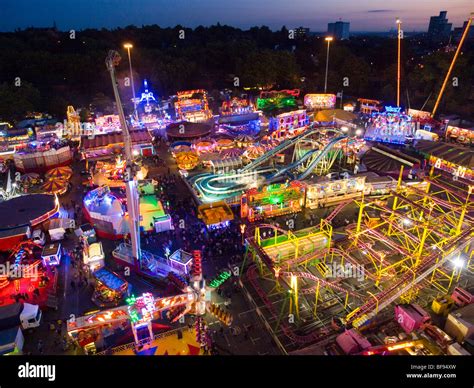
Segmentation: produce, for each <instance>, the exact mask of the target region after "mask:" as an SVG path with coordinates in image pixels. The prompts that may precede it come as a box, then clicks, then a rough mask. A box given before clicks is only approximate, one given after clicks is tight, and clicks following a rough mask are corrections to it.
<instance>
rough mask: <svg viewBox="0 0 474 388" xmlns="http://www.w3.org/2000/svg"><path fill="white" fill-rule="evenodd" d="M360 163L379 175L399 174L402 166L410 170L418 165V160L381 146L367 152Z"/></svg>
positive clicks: (378, 145)
mask: <svg viewBox="0 0 474 388" xmlns="http://www.w3.org/2000/svg"><path fill="white" fill-rule="evenodd" d="M362 161H363V162H364V164H365V166H366V167H367V168H368V169H370V170H372V171H377V172H380V173H394V172H399V171H400V167H401V166H402V165H403V166H405V168H411V167H412V166H413V165H414V164H420V160H419V159H416V158H414V157H412V156H410V155H407V154H405V153H404V152H401V151H398V150H394V149H392V148H389V147H386V146H383V145H381V144H377V146H376V147H372V148H371V149H370V150H369V151H367V152H366V153H365V155H364V156H363V157H362Z"/></svg>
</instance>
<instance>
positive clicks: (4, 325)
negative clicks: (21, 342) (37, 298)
mask: <svg viewBox="0 0 474 388" xmlns="http://www.w3.org/2000/svg"><path fill="white" fill-rule="evenodd" d="M41 317H42V313H41V310H40V308H39V306H38V305H36V304H30V303H19V302H18V303H13V304H9V305H6V306H1V307H0V330H6V329H11V328H12V327H16V326H21V327H22V329H24V330H26V329H31V328H35V327H38V326H39V325H40V322H41Z"/></svg>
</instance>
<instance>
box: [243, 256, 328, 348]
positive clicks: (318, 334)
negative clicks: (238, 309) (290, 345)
mask: <svg viewBox="0 0 474 388" xmlns="http://www.w3.org/2000/svg"><path fill="white" fill-rule="evenodd" d="M256 269H257V267H256V266H255V265H251V266H250V267H249V268H248V270H247V272H246V277H247V279H248V281H249V282H250V284H252V287H253V288H254V290H255V291H256V292H257V294H258V296H259V297H260V299H261V300H262V301H263V303H264V304H265V306H266V307H267V308H268V310H269V312H270V314H271V315H272V317H273V319H274V320H275V321H278V320H279V314H278V312H277V311H276V309H275V306H274V305H273V303H272V302H271V301H270V300H269V299H268V296H267V294H266V293H265V291H263V289H262V288H261V287H260V285H259V284H258V282H257V271H256ZM280 327H281V329H282V331H283V333H284V334H285V336H287V337H288V338H289V339H291V340H292V341H293V342H296V343H298V344H307V343H309V342H311V343H317V342H321V341H324V340H325V339H327V337H328V336H330V335H331V334H336V333H337V332H336V331H335V330H334V329H332V328H331V329H327V330H318V331H314V332H312V333H310V334H307V335H299V334H296V333H295V332H294V331H293V330H292V329H291V328H290V327H289V326H288V324H287V323H286V322H285V321H284V320H283V321H282V322H281V323H280Z"/></svg>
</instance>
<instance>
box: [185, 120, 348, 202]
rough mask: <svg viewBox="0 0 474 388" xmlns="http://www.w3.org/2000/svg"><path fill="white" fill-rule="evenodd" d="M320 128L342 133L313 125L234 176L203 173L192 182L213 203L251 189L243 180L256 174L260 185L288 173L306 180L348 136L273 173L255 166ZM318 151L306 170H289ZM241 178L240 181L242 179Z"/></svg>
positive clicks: (291, 176) (337, 138)
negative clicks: (335, 146) (295, 171)
mask: <svg viewBox="0 0 474 388" xmlns="http://www.w3.org/2000/svg"><path fill="white" fill-rule="evenodd" d="M320 130H326V131H332V132H336V133H340V132H339V131H338V130H336V129H333V128H313V129H310V130H308V131H307V132H305V133H303V134H301V135H298V136H296V137H294V138H292V139H289V140H286V141H284V142H283V143H281V144H280V145H278V146H277V147H275V148H273V149H271V150H270V151H269V152H267V153H265V154H264V155H262V156H261V157H260V158H258V159H256V160H254V161H253V162H252V163H249V164H248V165H246V166H245V167H243V168H241V169H240V170H238V171H237V172H236V173H234V174H232V175H229V174H228V175H218V174H211V173H206V174H200V175H197V176H195V177H193V178H192V180H191V182H193V184H194V186H195V187H196V189H197V190H198V191H199V192H200V193H201V195H202V196H203V199H204V198H206V197H209V196H210V197H211V200H209V199H208V200H207V201H206V202H209V201H210V202H212V197H217V198H216V199H214V200H217V199H225V198H229V197H235V196H238V195H240V194H241V193H242V192H243V191H245V190H247V189H248V188H249V184H248V183H245V182H242V179H243V180H245V178H246V177H248V178H252V181H253V182H254V181H255V177H257V180H260V181H261V182H260V183H259V184H262V185H263V184H268V183H272V182H274V181H275V180H278V179H280V178H281V177H282V176H283V175H284V174H287V175H289V177H290V178H291V179H292V180H293V179H304V178H306V177H307V176H308V175H309V174H311V172H312V171H313V170H314V168H315V167H316V166H317V165H318V163H320V162H321V160H322V159H323V158H324V157H326V155H327V154H328V153H329V151H330V150H331V149H332V148H333V147H334V145H335V144H337V143H338V142H340V141H342V140H344V139H346V138H347V137H346V136H337V137H336V138H334V139H332V140H331V141H330V142H329V143H328V144H327V145H326V146H325V147H324V148H323V149H314V150H309V151H308V152H307V153H305V154H304V155H303V156H302V157H301V158H300V159H298V160H296V161H295V162H293V163H291V164H290V165H288V166H286V167H283V168H281V169H278V170H277V171H276V172H274V170H275V168H272V169H270V168H266V169H260V170H256V167H258V166H260V165H261V164H263V163H264V162H265V161H268V160H269V159H270V158H271V157H272V156H274V155H275V154H276V153H278V152H280V151H282V150H285V149H286V148H289V147H291V146H293V145H294V144H296V143H297V142H298V141H300V140H301V139H304V138H305V137H307V136H310V135H312V134H314V133H316V132H318V131H320ZM316 153H318V155H317V156H316V157H315V158H314V159H313V160H312V161H311V163H309V165H308V166H307V167H306V168H305V170H304V171H303V172H302V173H301V174H300V175H298V176H293V175H292V174H290V170H293V169H295V168H297V167H298V166H300V165H302V164H303V163H304V162H305V161H307V160H308V159H309V158H310V157H312V156H313V155H314V154H316ZM239 180H240V182H239Z"/></svg>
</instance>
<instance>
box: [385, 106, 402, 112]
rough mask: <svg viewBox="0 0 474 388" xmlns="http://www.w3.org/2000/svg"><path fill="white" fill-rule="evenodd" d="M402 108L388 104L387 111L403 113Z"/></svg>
mask: <svg viewBox="0 0 474 388" xmlns="http://www.w3.org/2000/svg"><path fill="white" fill-rule="evenodd" d="M401 110H402V108H401V107H399V106H386V107H385V112H387V113H401Z"/></svg>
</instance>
